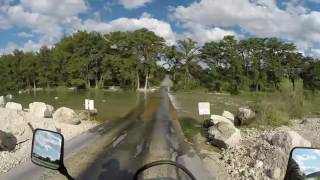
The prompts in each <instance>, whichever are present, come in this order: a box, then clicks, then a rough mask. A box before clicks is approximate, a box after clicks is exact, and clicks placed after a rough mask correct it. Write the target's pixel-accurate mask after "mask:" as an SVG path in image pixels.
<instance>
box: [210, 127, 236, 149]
mask: <svg viewBox="0 0 320 180" xmlns="http://www.w3.org/2000/svg"><path fill="white" fill-rule="evenodd" d="M208 134H209V139H210V140H211V143H212V144H213V145H215V146H218V147H221V148H229V147H235V146H236V145H238V144H239V143H240V140H241V134H240V131H239V129H237V128H236V127H235V126H234V125H233V124H231V123H226V122H218V123H217V124H215V125H214V126H211V127H210V128H209V130H208Z"/></svg>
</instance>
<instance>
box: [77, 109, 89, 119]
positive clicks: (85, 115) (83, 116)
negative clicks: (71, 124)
mask: <svg viewBox="0 0 320 180" xmlns="http://www.w3.org/2000/svg"><path fill="white" fill-rule="evenodd" d="M78 118H79V120H80V121H87V120H90V115H89V113H88V112H86V111H82V112H80V113H79V114H78Z"/></svg>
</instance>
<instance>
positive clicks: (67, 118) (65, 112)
mask: <svg viewBox="0 0 320 180" xmlns="http://www.w3.org/2000/svg"><path fill="white" fill-rule="evenodd" d="M53 119H54V121H57V122H62V123H66V124H72V125H77V124H80V120H79V118H78V116H77V114H76V113H75V112H74V110H72V109H70V108H66V107H61V108H59V109H57V110H56V111H55V112H54V113H53Z"/></svg>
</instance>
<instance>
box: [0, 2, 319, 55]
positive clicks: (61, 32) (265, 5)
mask: <svg viewBox="0 0 320 180" xmlns="http://www.w3.org/2000/svg"><path fill="white" fill-rule="evenodd" d="M139 28H147V29H149V30H151V31H153V32H155V33H156V34H157V35H159V36H161V37H163V38H165V39H166V42H167V44H168V45H174V44H176V42H177V41H178V40H179V39H184V38H192V39H194V40H195V41H197V42H198V44H199V45H203V44H204V43H205V42H208V41H218V40H221V39H222V38H223V37H224V36H226V35H234V36H235V37H236V38H237V39H244V38H248V37H277V38H280V39H282V40H285V41H289V42H293V43H295V44H296V45H297V47H298V50H299V51H300V52H302V53H304V54H305V55H310V56H314V57H320V0H0V54H6V53H10V52H12V51H13V50H14V49H16V48H18V49H21V50H24V51H37V50H38V49H39V48H40V47H41V46H49V47H52V46H53V45H54V43H56V42H58V41H59V40H60V39H61V38H62V37H63V36H67V35H70V34H72V33H74V32H76V31H79V30H87V31H98V32H101V33H108V32H113V31H133V30H136V29H139Z"/></svg>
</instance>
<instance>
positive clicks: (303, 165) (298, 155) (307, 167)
mask: <svg viewBox="0 0 320 180" xmlns="http://www.w3.org/2000/svg"><path fill="white" fill-rule="evenodd" d="M292 157H293V159H294V160H295V161H296V162H297V163H298V164H299V166H300V169H301V171H302V172H304V173H305V174H306V175H308V174H311V173H314V172H318V171H320V150H317V149H299V148H298V149H295V150H294V151H293V154H292Z"/></svg>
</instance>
